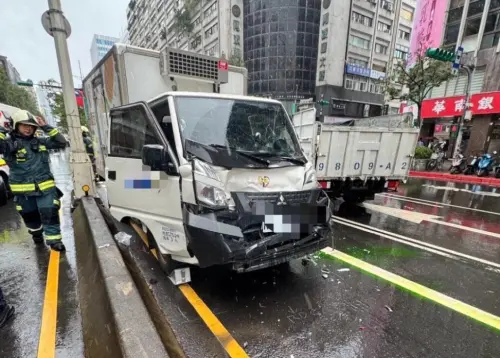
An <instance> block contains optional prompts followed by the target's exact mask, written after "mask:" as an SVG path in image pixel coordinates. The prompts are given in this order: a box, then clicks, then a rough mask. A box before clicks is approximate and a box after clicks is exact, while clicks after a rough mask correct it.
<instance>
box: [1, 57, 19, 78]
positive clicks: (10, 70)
mask: <svg viewBox="0 0 500 358" xmlns="http://www.w3.org/2000/svg"><path fill="white" fill-rule="evenodd" d="M0 68H2V69H3V70H4V71H5V73H6V74H7V78H8V79H9V81H10V83H12V84H16V83H17V82H19V81H21V75H20V74H19V72H18V71H17V70H16V68H15V67H14V66H13V65H12V63H11V62H10V61H9V60H8V59H7V57H6V56H2V55H0Z"/></svg>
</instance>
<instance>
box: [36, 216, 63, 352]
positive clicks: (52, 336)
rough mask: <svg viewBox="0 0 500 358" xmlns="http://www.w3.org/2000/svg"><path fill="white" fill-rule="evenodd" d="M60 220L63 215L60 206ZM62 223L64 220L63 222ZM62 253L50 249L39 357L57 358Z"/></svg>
mask: <svg viewBox="0 0 500 358" xmlns="http://www.w3.org/2000/svg"><path fill="white" fill-rule="evenodd" d="M59 220H60V222H61V220H62V215H61V209H60V208H59ZM61 224H62V222H61ZM60 258H61V253H60V252H57V251H54V250H50V257H49V268H48V269H47V283H46V285H45V298H44V301H43V311H42V324H41V325H40V338H39V341H38V355H37V358H55V356H56V334H57V297H58V294H59V292H58V291H59V261H60Z"/></svg>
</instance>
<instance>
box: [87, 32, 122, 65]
mask: <svg viewBox="0 0 500 358" xmlns="http://www.w3.org/2000/svg"><path fill="white" fill-rule="evenodd" d="M119 40H120V39H118V38H116V37H111V36H104V35H94V37H93V38H92V44H91V45H90V57H91V60H92V66H95V65H97V63H98V62H99V61H100V60H101V59H102V58H103V57H104V55H105V54H106V53H107V52H108V51H109V49H110V48H111V47H113V44H114V43H115V42H118V41H119Z"/></svg>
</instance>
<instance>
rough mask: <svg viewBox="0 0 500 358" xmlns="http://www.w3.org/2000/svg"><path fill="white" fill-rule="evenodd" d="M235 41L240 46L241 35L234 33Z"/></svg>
mask: <svg viewBox="0 0 500 358" xmlns="http://www.w3.org/2000/svg"><path fill="white" fill-rule="evenodd" d="M233 42H234V44H235V45H236V46H240V45H241V43H240V35H233Z"/></svg>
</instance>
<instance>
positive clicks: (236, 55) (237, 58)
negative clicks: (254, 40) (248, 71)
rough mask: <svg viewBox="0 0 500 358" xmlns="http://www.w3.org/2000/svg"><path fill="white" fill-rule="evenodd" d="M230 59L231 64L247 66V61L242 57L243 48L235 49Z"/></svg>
mask: <svg viewBox="0 0 500 358" xmlns="http://www.w3.org/2000/svg"><path fill="white" fill-rule="evenodd" d="M228 61H229V64H230V65H231V66H237V67H245V61H243V58H242V57H241V50H239V49H235V48H234V49H233V52H232V53H231V56H229V60H228Z"/></svg>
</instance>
